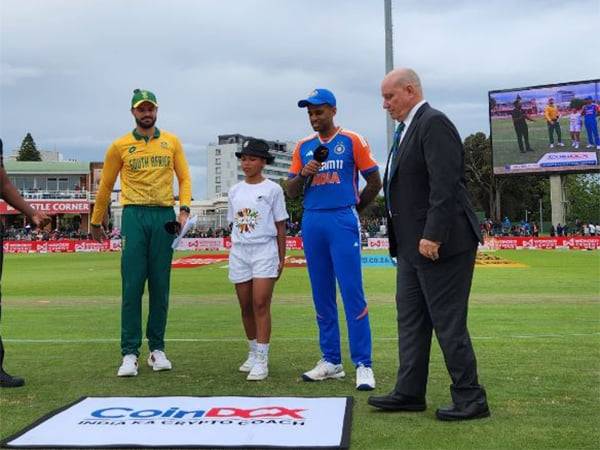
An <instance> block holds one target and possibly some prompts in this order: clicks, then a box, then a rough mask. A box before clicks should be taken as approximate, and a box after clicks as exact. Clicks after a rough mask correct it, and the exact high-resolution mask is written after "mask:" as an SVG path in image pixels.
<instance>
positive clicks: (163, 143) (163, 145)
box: [160, 141, 169, 148]
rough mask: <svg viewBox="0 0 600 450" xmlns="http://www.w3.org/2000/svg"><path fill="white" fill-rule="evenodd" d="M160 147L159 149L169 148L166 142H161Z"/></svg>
mask: <svg viewBox="0 0 600 450" xmlns="http://www.w3.org/2000/svg"><path fill="white" fill-rule="evenodd" d="M160 147H161V148H169V144H168V143H167V142H165V141H162V142H161V143H160Z"/></svg>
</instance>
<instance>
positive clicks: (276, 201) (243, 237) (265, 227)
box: [227, 179, 289, 244]
mask: <svg viewBox="0 0 600 450" xmlns="http://www.w3.org/2000/svg"><path fill="white" fill-rule="evenodd" d="M228 197H229V208H228V210H227V221H228V222H229V223H233V227H232V228H231V242H232V243H234V244H262V243H264V242H268V241H270V240H271V239H273V237H275V236H277V228H276V227H275V222H281V221H283V220H286V219H287V218H288V217H289V216H288V213H287V211H286V209H285V198H284V197H283V189H281V186H279V185H278V184H277V183H275V182H273V181H271V180H268V179H265V180H264V181H261V182H260V183H257V184H249V183H246V182H245V181H241V182H239V183H237V184H235V185H233V186H232V187H231V188H230V189H229V194H228Z"/></svg>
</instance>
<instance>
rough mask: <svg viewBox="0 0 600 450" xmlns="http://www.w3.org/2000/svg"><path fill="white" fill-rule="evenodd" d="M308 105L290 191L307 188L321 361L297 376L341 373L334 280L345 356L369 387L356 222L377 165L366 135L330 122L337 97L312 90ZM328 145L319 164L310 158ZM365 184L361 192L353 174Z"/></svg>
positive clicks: (307, 238)
mask: <svg viewBox="0 0 600 450" xmlns="http://www.w3.org/2000/svg"><path fill="white" fill-rule="evenodd" d="M298 106H299V107H300V108H307V110H308V118H309V120H310V124H311V126H312V128H313V130H314V131H316V133H315V134H312V135H311V136H308V137H306V138H304V139H301V140H300V141H299V142H298V144H297V145H296V148H295V149H294V153H293V155H292V165H291V167H290V173H289V180H288V183H287V191H288V195H289V196H290V197H292V198H295V197H298V196H299V195H301V194H302V193H304V214H303V219H302V239H303V243H304V253H305V255H306V263H307V266H308V274H309V276H310V283H311V287H312V294H313V301H314V305H315V310H316V313H317V324H318V326H319V344H320V347H321V352H322V358H321V360H320V361H319V362H318V363H317V365H316V366H315V367H314V368H313V369H312V370H309V371H308V372H305V373H304V374H303V375H302V378H303V379H304V380H305V381H320V380H325V379H327V378H342V377H344V376H345V373H344V369H343V366H342V357H341V349H340V330H339V323H338V311H337V304H336V279H337V283H338V285H339V288H340V292H341V294H342V300H343V304H344V311H345V315H346V323H347V326H348V336H349V339H350V356H351V358H352V362H353V363H354V365H355V366H356V388H357V389H359V390H372V389H374V388H375V377H374V375H373V370H372V368H371V327H370V324H369V314H368V308H367V301H366V299H365V294H364V291H363V285H362V272H361V257H360V251H361V244H360V221H359V218H358V212H360V211H361V210H362V209H364V208H365V207H366V206H367V205H368V204H369V203H370V202H372V201H373V199H374V198H375V197H376V196H377V193H378V192H379V190H380V189H381V177H380V175H379V166H378V165H377V162H376V161H375V159H373V156H372V154H371V150H370V148H369V145H368V144H367V142H366V141H365V139H364V138H363V137H362V136H360V135H359V134H357V133H354V132H353V131H349V130H345V129H343V128H341V127H338V126H336V125H335V124H334V121H333V118H334V116H335V114H336V112H337V109H336V99H335V96H334V95H333V93H332V92H331V91H329V90H327V89H315V90H314V91H313V92H312V93H311V94H310V95H309V96H308V98H306V99H304V100H300V101H299V102H298ZM319 146H326V147H327V149H328V157H327V159H326V160H325V161H324V162H319V161H317V160H315V158H314V152H315V151H316V150H317V148H318V147H319ZM359 172H360V173H361V175H362V176H363V178H364V179H365V180H366V182H367V184H366V186H365V188H364V189H363V190H362V192H360V193H359V191H358V173H359Z"/></svg>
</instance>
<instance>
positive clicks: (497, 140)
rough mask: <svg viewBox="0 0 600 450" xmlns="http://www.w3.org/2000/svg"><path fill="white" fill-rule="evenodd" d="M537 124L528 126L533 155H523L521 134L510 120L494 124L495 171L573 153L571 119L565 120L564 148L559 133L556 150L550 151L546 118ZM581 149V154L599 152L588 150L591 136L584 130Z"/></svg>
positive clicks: (537, 121) (561, 129) (563, 131)
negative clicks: (559, 153)
mask: <svg viewBox="0 0 600 450" xmlns="http://www.w3.org/2000/svg"><path fill="white" fill-rule="evenodd" d="M534 118H535V122H529V121H528V122H527V125H528V127H529V144H530V145H531V148H533V150H535V151H533V152H526V153H521V152H520V151H519V144H518V143H517V134H516V133H515V128H514V126H513V122H512V119H511V118H510V117H506V118H502V119H494V120H492V139H493V145H494V167H503V166H504V165H507V164H525V163H535V162H538V160H539V159H540V158H541V157H542V156H544V154H545V153H548V152H549V151H573V148H572V147H571V142H572V141H571V134H570V133H569V118H568V117H566V116H565V117H561V118H560V119H559V122H560V131H561V137H562V142H563V144H565V146H564V147H558V146H556V143H557V140H556V133H555V134H554V144H555V147H554V149H552V150H551V149H550V147H549V145H550V140H549V137H548V125H546V119H544V118H543V117H534ZM579 139H580V145H579V150H578V151H592V152H593V151H595V149H591V150H589V149H586V148H585V146H586V145H587V143H588V141H587V133H586V131H585V127H583V126H582V129H581V133H580V136H579Z"/></svg>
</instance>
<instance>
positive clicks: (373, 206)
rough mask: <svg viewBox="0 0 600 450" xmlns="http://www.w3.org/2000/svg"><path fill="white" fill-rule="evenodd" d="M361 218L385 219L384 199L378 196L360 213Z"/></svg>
mask: <svg viewBox="0 0 600 450" xmlns="http://www.w3.org/2000/svg"><path fill="white" fill-rule="evenodd" d="M360 216H361V217H365V218H366V217H368V218H380V217H385V197H384V196H383V195H378V196H377V197H375V200H373V201H372V202H371V203H370V204H369V205H367V207H366V208H365V209H363V210H362V211H361V212H360Z"/></svg>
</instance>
